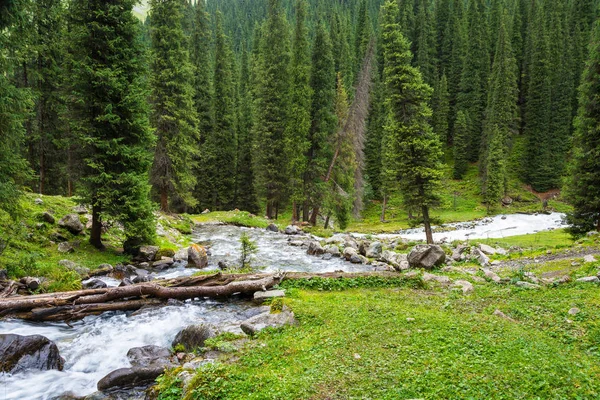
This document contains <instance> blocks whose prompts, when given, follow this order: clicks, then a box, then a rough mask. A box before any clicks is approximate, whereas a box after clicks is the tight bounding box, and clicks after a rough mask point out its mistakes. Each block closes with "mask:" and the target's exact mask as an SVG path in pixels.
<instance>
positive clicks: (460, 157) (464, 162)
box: [452, 110, 470, 179]
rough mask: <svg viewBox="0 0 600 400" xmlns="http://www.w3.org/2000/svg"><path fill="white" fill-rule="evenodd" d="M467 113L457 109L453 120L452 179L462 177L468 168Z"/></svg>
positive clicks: (468, 122)
mask: <svg viewBox="0 0 600 400" xmlns="http://www.w3.org/2000/svg"><path fill="white" fill-rule="evenodd" d="M469 124H470V121H469V115H468V112H465V111H462V110H459V111H458V113H457V114H456V121H455V122H454V169H453V172H452V176H453V177H454V179H462V178H463V177H464V176H465V174H466V173H467V170H468V169H469V145H470V142H469Z"/></svg>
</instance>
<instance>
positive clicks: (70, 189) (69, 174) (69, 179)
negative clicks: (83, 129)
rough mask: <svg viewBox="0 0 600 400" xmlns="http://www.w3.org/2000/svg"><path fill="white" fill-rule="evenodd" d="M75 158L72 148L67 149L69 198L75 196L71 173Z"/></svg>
mask: <svg viewBox="0 0 600 400" xmlns="http://www.w3.org/2000/svg"><path fill="white" fill-rule="evenodd" d="M72 164H73V156H72V154H71V146H69V147H67V168H68V170H69V172H68V174H67V175H68V176H67V197H71V196H73V176H72V175H71V172H72V171H73V165H72Z"/></svg>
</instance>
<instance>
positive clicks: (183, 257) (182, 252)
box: [173, 248, 189, 261]
mask: <svg viewBox="0 0 600 400" xmlns="http://www.w3.org/2000/svg"><path fill="white" fill-rule="evenodd" d="M188 254H189V250H188V249H187V248H183V249H179V250H177V251H176V252H175V253H174V254H173V260H175V261H187V260H188Z"/></svg>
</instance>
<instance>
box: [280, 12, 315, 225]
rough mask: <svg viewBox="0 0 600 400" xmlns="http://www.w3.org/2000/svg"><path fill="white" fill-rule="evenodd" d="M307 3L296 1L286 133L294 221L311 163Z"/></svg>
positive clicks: (310, 92)
mask: <svg viewBox="0 0 600 400" xmlns="http://www.w3.org/2000/svg"><path fill="white" fill-rule="evenodd" d="M306 8H307V6H306V2H305V1H304V0H298V1H297V2H296V27H295V30H294V40H293V50H292V64H291V72H292V73H291V75H292V88H291V113H290V123H289V126H288V127H289V129H288V132H287V134H286V140H285V142H286V153H287V159H288V165H287V167H288V168H289V176H290V189H291V193H290V195H291V198H292V200H293V204H292V220H293V221H298V207H297V206H296V204H297V202H298V203H301V202H302V201H303V200H304V190H303V184H302V183H303V178H304V174H305V171H306V166H307V158H306V154H307V151H308V148H309V146H310V143H309V142H308V133H309V130H310V123H311V120H310V106H311V99H312V88H311V87H310V66H311V60H310V47H309V42H308V28H307V27H306Z"/></svg>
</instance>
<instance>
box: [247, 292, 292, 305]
mask: <svg viewBox="0 0 600 400" xmlns="http://www.w3.org/2000/svg"><path fill="white" fill-rule="evenodd" d="M277 297H285V292H284V291H283V290H266V291H260V292H254V302H255V303H259V304H260V303H263V302H265V301H266V300H269V299H274V298H277Z"/></svg>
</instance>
